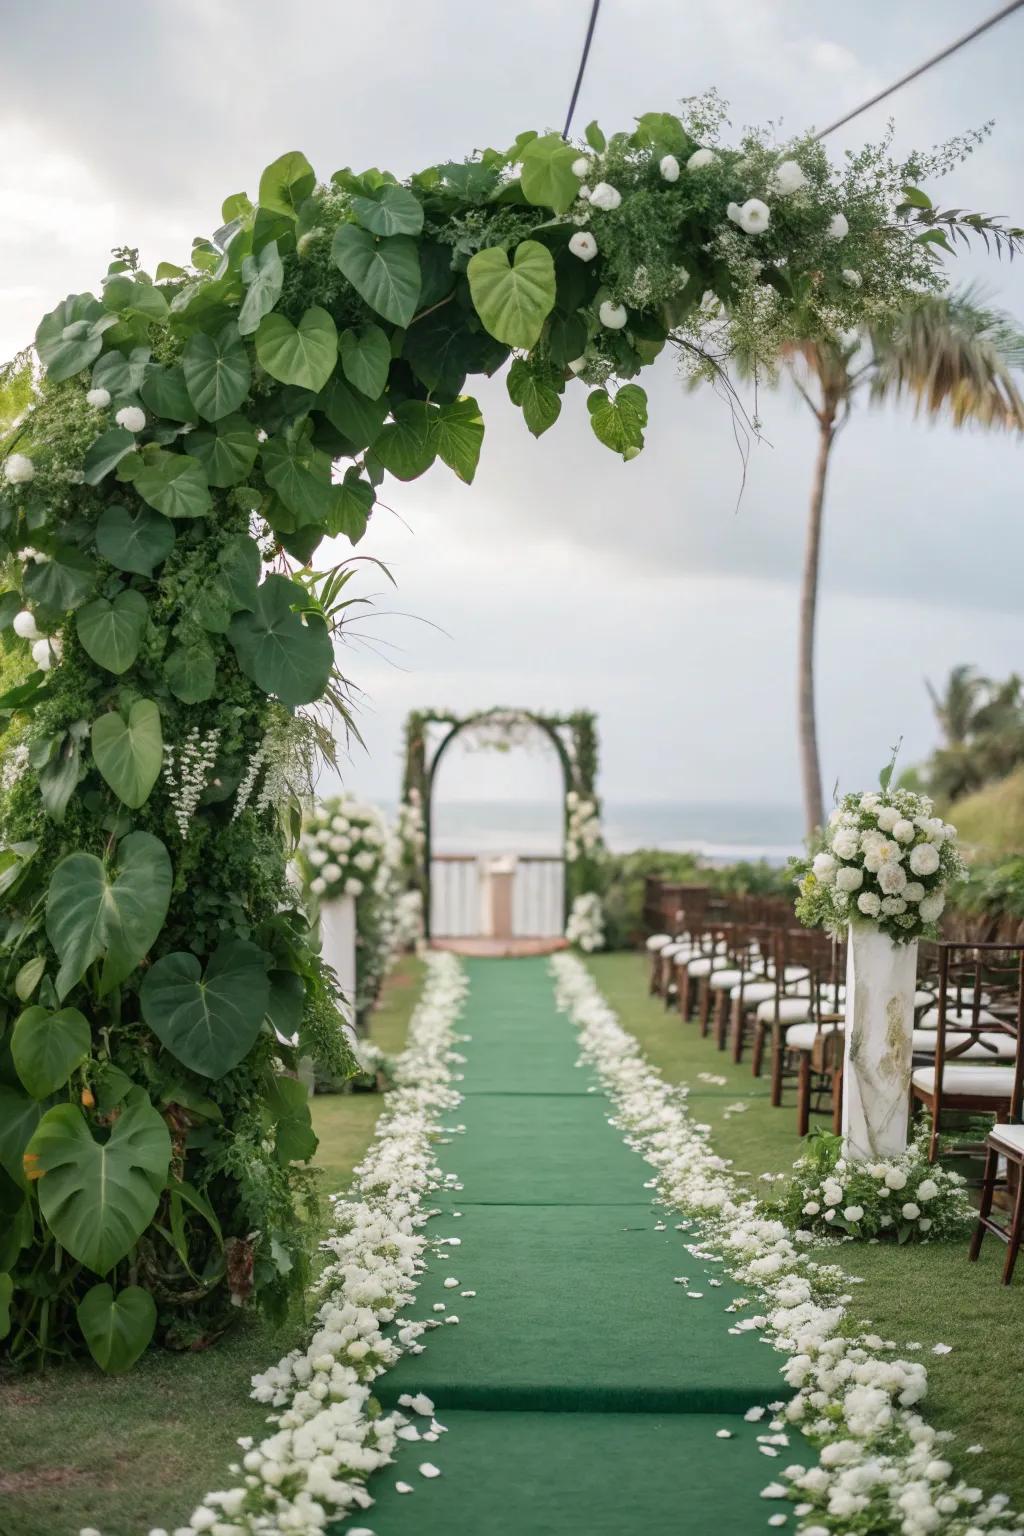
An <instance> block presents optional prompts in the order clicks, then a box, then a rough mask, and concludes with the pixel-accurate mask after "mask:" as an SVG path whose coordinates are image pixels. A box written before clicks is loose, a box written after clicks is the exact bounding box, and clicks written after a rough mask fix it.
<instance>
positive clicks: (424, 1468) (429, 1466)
mask: <svg viewBox="0 0 1024 1536" xmlns="http://www.w3.org/2000/svg"><path fill="white" fill-rule="evenodd" d="M420 1476H421V1477H440V1476H441V1468H440V1467H435V1466H434V1463H433V1462H432V1461H424V1462H422V1463H421V1465H420Z"/></svg>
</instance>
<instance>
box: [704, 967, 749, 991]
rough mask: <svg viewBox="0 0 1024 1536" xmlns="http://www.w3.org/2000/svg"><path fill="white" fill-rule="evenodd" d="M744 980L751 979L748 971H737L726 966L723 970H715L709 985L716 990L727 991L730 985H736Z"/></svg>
mask: <svg viewBox="0 0 1024 1536" xmlns="http://www.w3.org/2000/svg"><path fill="white" fill-rule="evenodd" d="M744 980H746V981H751V980H753V977H752V976H751V974H750V972H749V971H737V970H733V969H730V968H729V967H727V968H726V969H725V970H724V971H715V973H714V975H713V976H712V977H711V985H712V986H713V987H714V988H715V990H716V991H717V992H728V991H730V989H731V988H732V987H738V986H739V984H740V982H741V981H744Z"/></svg>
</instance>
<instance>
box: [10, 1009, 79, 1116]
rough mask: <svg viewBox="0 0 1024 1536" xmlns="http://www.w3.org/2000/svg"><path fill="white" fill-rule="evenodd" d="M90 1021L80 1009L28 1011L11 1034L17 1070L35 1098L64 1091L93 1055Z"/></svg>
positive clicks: (12, 1052)
mask: <svg viewBox="0 0 1024 1536" xmlns="http://www.w3.org/2000/svg"><path fill="white" fill-rule="evenodd" d="M91 1045H92V1034H91V1031H90V1029H89V1021H88V1019H87V1018H86V1017H85V1015H84V1014H81V1013H79V1011H78V1009H77V1008H61V1009H59V1010H58V1011H57V1012H56V1013H51V1012H50V1010H49V1009H48V1008H39V1007H36V1008H26V1009H25V1011H24V1013H22V1014H20V1015H19V1017H18V1020H17V1023H16V1024H15V1026H14V1031H13V1033H12V1035H11V1059H12V1060H13V1062H14V1070H15V1071H16V1072H17V1074H18V1076H19V1077H20V1078H21V1081H22V1083H23V1084H24V1085H25V1087H26V1088H27V1089H28V1091H29V1093H30V1094H31V1095H32V1097H33V1098H34V1099H46V1098H49V1096H50V1094H51V1093H56V1092H57V1089H58V1088H63V1086H64V1084H65V1083H66V1082H67V1080H68V1078H69V1077H70V1076H71V1074H72V1072H73V1071H74V1070H75V1068H76V1067H79V1066H81V1064H82V1062H83V1061H84V1060H85V1059H86V1057H87V1056H88V1054H89V1050H90V1047H91Z"/></svg>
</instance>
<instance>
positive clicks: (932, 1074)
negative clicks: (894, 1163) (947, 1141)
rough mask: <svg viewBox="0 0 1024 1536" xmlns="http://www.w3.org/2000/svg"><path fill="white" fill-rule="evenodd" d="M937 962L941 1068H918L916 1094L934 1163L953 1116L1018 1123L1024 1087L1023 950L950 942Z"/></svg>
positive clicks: (961, 1148) (972, 1148)
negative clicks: (946, 1117) (946, 1118)
mask: <svg viewBox="0 0 1024 1536" xmlns="http://www.w3.org/2000/svg"><path fill="white" fill-rule="evenodd" d="M938 960H939V974H938V982H939V986H938V995H937V1001H936V1015H935V1054H934V1061H932V1062H931V1063H929V1064H927V1065H924V1066H918V1067H915V1068H914V1070H913V1072H912V1074H911V1090H910V1091H911V1107H912V1110H913V1112H914V1113H917V1112H918V1111H919V1110H921V1109H923V1110H925V1112H926V1113H928V1114H929V1115H930V1116H931V1135H930V1137H929V1147H928V1156H929V1160H930V1161H931V1162H934V1161H935V1160H936V1158H937V1157H938V1156H939V1142H940V1137H941V1135H942V1124H943V1116H944V1115H945V1114H946V1113H950V1114H952V1113H960V1112H966V1113H971V1114H982V1113H984V1114H990V1115H993V1116H994V1117H995V1119H996V1121H997V1122H1005V1121H1007V1120H1014V1121H1016V1120H1019V1119H1020V1108H1021V1092H1022V1080H1024V1056H1022V1052H1021V1022H1022V1018H1024V943H1014V944H1000V943H991V942H987V943H968V944H962V943H952V942H949V941H947V940H944V941H943V942H942V943H941V945H940V946H939V956H938ZM915 1034H916V1032H915ZM917 1043H918V1042H917V1040H916V1039H915V1046H916V1045H917ZM952 1150H954V1151H956V1152H958V1153H970V1154H974V1155H980V1154H981V1153H982V1152H983V1151H984V1150H985V1148H984V1146H981V1145H978V1144H977V1143H971V1142H968V1143H964V1144H960V1145H957V1146H956V1147H955V1148H953V1149H952Z"/></svg>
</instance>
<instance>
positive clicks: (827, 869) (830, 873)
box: [811, 853, 836, 885]
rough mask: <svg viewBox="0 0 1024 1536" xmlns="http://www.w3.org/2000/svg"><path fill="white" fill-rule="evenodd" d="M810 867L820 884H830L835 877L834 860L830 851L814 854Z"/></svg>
mask: <svg viewBox="0 0 1024 1536" xmlns="http://www.w3.org/2000/svg"><path fill="white" fill-rule="evenodd" d="M811 869H812V870H813V871H814V878H815V879H816V880H819V881H820V882H821V884H822V885H831V884H832V882H833V880H835V878H836V861H835V859H834V858H833V857H832V855H831V854H830V853H817V854H815V856H814V862H813V863H812V865H811Z"/></svg>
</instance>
